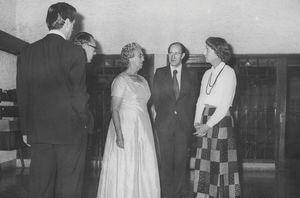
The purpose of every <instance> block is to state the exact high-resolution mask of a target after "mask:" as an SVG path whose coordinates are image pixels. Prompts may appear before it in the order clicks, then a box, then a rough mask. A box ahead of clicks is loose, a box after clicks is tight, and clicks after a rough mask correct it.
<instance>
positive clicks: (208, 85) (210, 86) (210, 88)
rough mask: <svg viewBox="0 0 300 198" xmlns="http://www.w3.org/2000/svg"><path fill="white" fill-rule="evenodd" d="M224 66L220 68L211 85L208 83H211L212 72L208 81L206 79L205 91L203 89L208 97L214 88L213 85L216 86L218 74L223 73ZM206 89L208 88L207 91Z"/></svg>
mask: <svg viewBox="0 0 300 198" xmlns="http://www.w3.org/2000/svg"><path fill="white" fill-rule="evenodd" d="M225 65H226V64H225ZM225 65H224V66H223V67H222V69H221V70H220V71H219V73H218V75H217V77H216V78H215V80H214V82H213V83H212V85H211V82H210V81H211V77H212V72H211V73H210V76H209V79H208V81H207V84H206V89H205V92H206V95H210V93H211V90H212V89H213V88H214V86H215V84H216V82H217V80H218V78H219V76H220V74H221V73H222V71H223V69H224V67H225ZM208 87H209V90H208Z"/></svg>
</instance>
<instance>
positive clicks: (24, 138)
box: [22, 135, 31, 147]
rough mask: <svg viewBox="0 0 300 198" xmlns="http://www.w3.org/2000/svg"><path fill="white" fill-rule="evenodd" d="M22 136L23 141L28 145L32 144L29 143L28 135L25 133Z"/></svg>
mask: <svg viewBox="0 0 300 198" xmlns="http://www.w3.org/2000/svg"><path fill="white" fill-rule="evenodd" d="M22 138H23V142H24V143H25V144H26V145H27V146H29V147H31V145H30V144H28V143H27V135H23V136H22Z"/></svg>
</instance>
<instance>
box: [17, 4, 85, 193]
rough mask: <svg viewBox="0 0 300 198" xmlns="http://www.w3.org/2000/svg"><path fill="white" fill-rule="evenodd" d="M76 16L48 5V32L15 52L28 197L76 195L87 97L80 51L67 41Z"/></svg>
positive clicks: (62, 7) (66, 8) (62, 6)
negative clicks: (26, 147)
mask: <svg viewBox="0 0 300 198" xmlns="http://www.w3.org/2000/svg"><path fill="white" fill-rule="evenodd" d="M76 16H77V12H76V9H75V8H74V7H73V6H71V5H69V4H67V3H64V2H59V3H55V4H53V5H51V6H50V7H49V8H48V12H47V18H46V23H47V26H48V29H49V33H48V34H47V35H46V36H45V37H44V38H42V39H40V40H38V41H36V42H34V43H32V44H30V45H29V46H27V47H25V48H24V49H23V50H22V51H21V53H20V55H19V57H18V64H17V97H18V106H19V112H20V120H21V131H22V133H23V134H24V135H23V139H24V141H25V143H28V144H29V145H31V164H30V184H29V196H28V197H30V198H42V197H43V198H54V197H55V198H81V194H82V184H83V174H84V165H85V156H86V146H87V135H88V134H87V131H88V129H87V128H88V127H87V124H88V123H89V121H88V118H89V114H88V108H87V102H88V98H89V96H88V94H87V90H86V73H85V64H86V57H85V54H84V50H82V48H81V47H80V46H77V45H74V44H73V43H72V42H70V41H69V38H70V35H71V34H72V31H73V26H74V23H75V18H76Z"/></svg>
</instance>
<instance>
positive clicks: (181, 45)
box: [168, 42, 186, 53]
mask: <svg viewBox="0 0 300 198" xmlns="http://www.w3.org/2000/svg"><path fill="white" fill-rule="evenodd" d="M173 45H179V46H180V47H181V53H186V48H185V46H184V45H183V44H182V43H180V42H174V43H171V44H170V45H169V47H168V53H169V52H170V48H171V47H172V46H173Z"/></svg>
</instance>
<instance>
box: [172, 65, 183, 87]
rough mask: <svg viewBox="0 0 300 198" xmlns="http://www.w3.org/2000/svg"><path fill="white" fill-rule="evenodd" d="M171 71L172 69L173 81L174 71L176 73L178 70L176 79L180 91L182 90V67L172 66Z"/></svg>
mask: <svg viewBox="0 0 300 198" xmlns="http://www.w3.org/2000/svg"><path fill="white" fill-rule="evenodd" d="M170 69H171V76H172V79H173V71H174V70H177V74H176V77H177V81H178V85H179V90H180V85H181V83H180V82H181V70H182V65H179V66H177V67H174V66H171V65H170Z"/></svg>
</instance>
